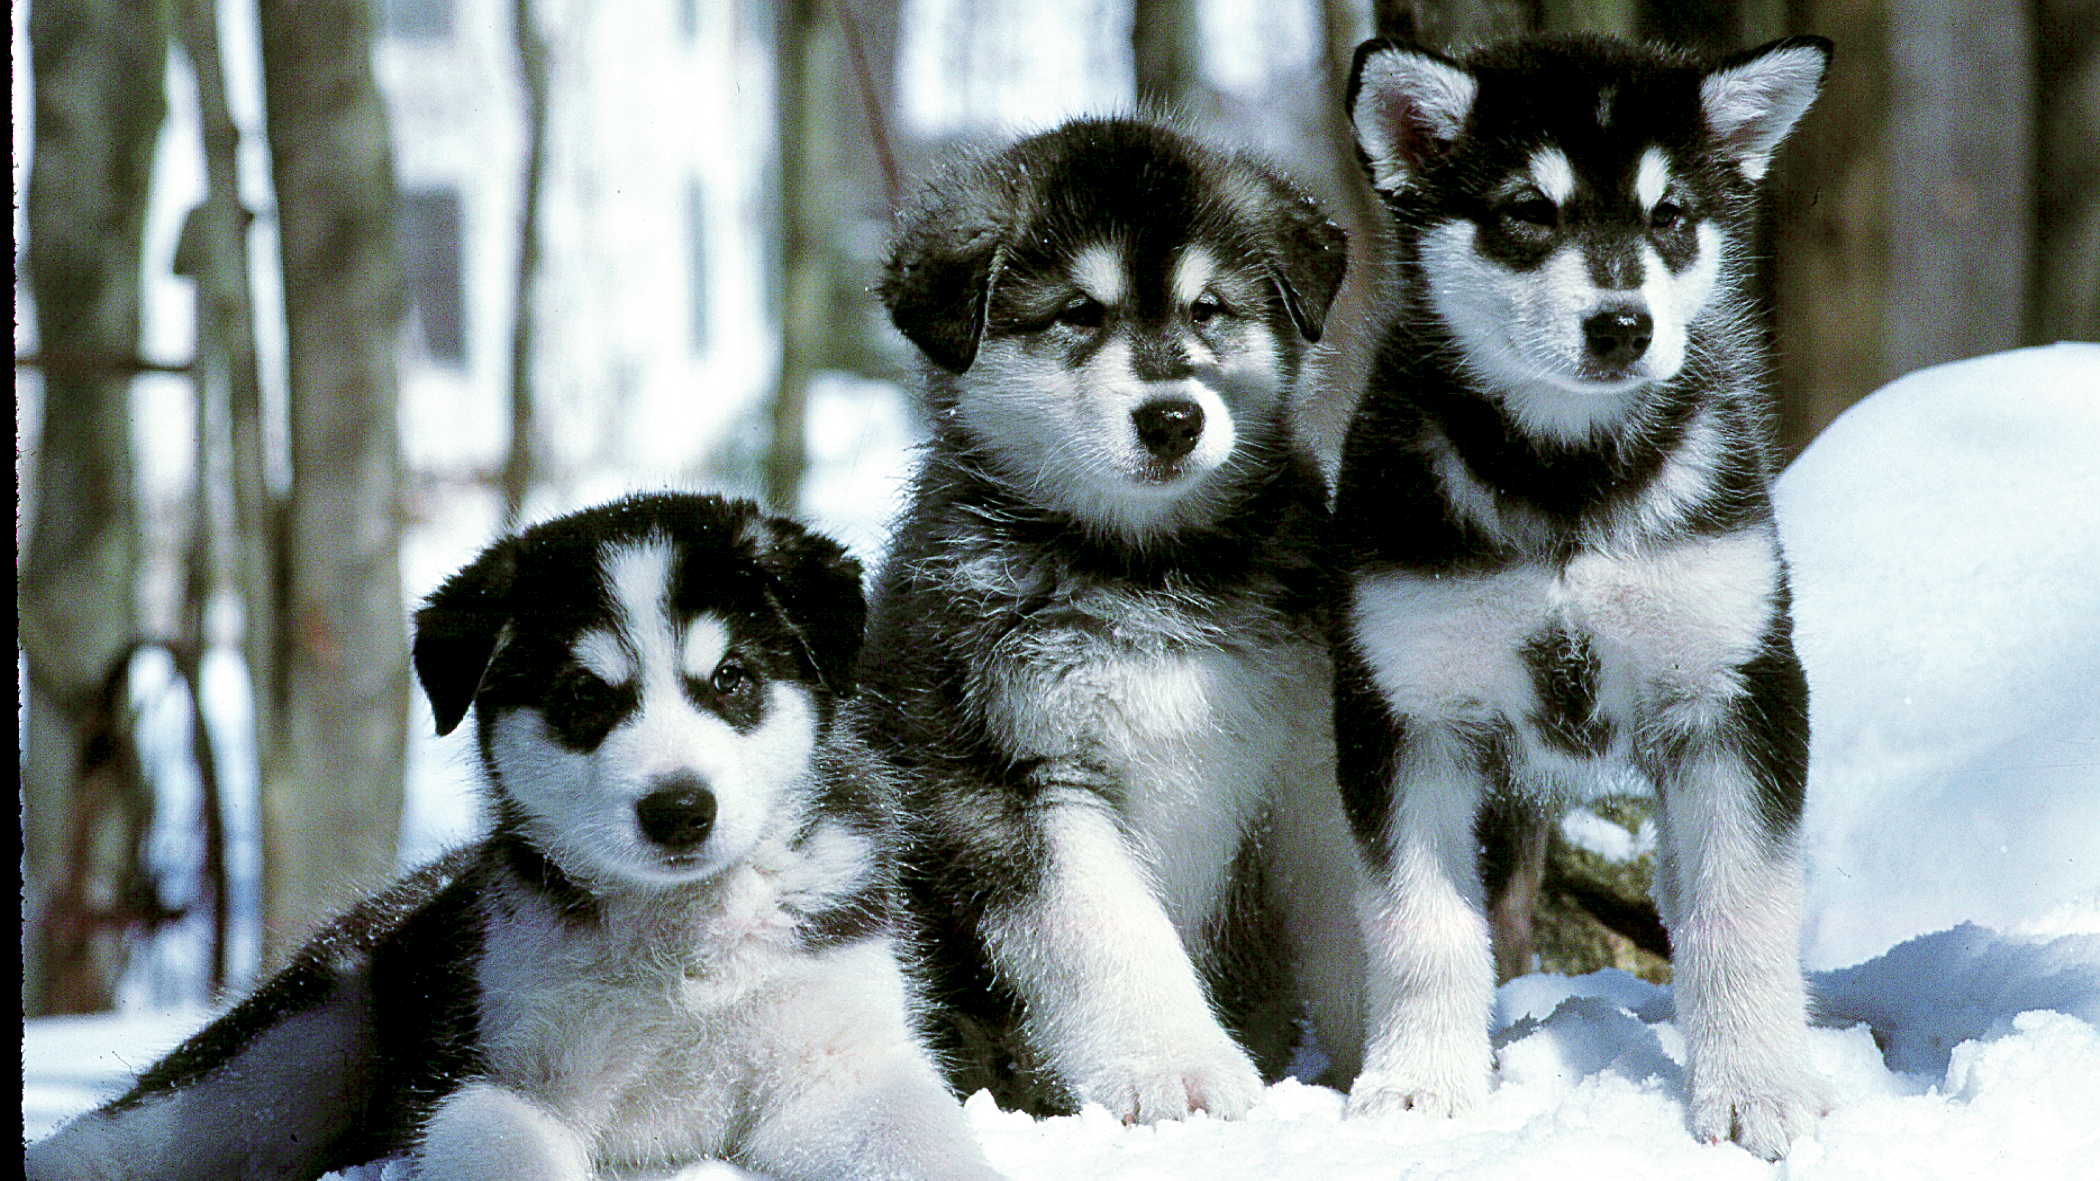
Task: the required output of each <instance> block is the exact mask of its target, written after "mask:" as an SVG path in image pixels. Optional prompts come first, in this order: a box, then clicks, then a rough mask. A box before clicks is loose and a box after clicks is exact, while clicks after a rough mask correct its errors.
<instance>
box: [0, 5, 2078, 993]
mask: <svg viewBox="0 0 2100 1181" xmlns="http://www.w3.org/2000/svg"><path fill="white" fill-rule="evenodd" d="M11 14H12V18H13V19H12V36H13V50H14V52H13V69H14V76H13V88H12V95H13V136H14V138H13V157H12V159H13V174H12V175H13V184H14V194H15V202H14V211H15V213H14V216H15V227H14V228H15V262H16V271H15V276H16V280H15V281H16V286H15V307H16V317H15V352H16V366H15V375H16V376H15V391H16V488H17V493H16V495H17V513H16V553H17V558H16V562H17V624H18V631H17V690H18V695H19V697H18V700H19V706H18V711H17V720H18V725H19V731H18V733H19V738H18V747H17V758H18V767H19V770H20V774H21V791H22V834H23V859H22V873H23V892H22V908H23V909H22V919H23V924H22V948H23V963H24V975H23V989H22V1003H23V1012H24V1014H25V1016H37V1015H44V1014H57V1013H78V1012H94V1011H99V1010H104V1009H109V1008H112V1007H120V1006H122V1007H137V1006H147V1005H159V1006H165V1005H174V1004H194V1003H205V1002H208V1001H209V1000H210V999H211V998H213V997H214V996H216V995H218V994H219V993H220V992H221V991H222V990H224V989H227V988H237V987H239V986H241V985H243V984H245V983H246V982H247V981H248V980H249V979H250V978H252V976H253V974H254V973H255V972H257V971H258V970H260V969H263V968H266V967H269V966H272V965H274V964H275V963H276V962H277V961H278V960H279V959H281V957H282V956H283V954H284V953H285V952H286V951H287V950H288V949H290V948H292V947H295V946H296V945H297V943H298V941H299V940H300V939H302V938H303V937H304V936H305V935H306V934H307V933H308V932H309V931H310V930H311V928H312V927H313V926H314V925H315V924H316V923H317V922H319V921H320V920H321V919H323V918H325V917H326V916H327V915H328V914H329V913H331V912H332V911H334V910H335V909H337V908H339V907H340V906H341V905H343V904H344V903H345V902H346V901H347V900H348V899H349V898H350V897H351V896H352V895H353V894H354V893H356V892H359V891H362V890H364V889H367V888H370V887H372V886H374V885H376V884H377V883H379V882H380V881H382V880H383V879H384V878H386V877H387V876H388V875H390V874H392V873H393V872H394V871H395V870H396V869H397V868H398V867H402V866H406V865H410V864H413V863H416V862H418V861H421V860H423V859H424V858H426V857H428V856H429V855H431V854H432V853H434V852H435V851H436V850H437V849H438V848H440V847H442V846H443V845H445V844H446V843H448V842H452V841H457V840H460V839H464V838H465V837H467V836H468V835H469V834H471V832H472V831H473V827H474V825H475V823H476V822H477V821H476V815H475V811H474V805H473V803H472V789H471V784H472V777H473V773H474V772H473V767H472V760H471V757H470V755H469V753H468V752H467V751H466V749H465V747H464V745H463V740H462V738H461V736H460V735H458V734H455V735H454V736H453V738H452V739H449V740H446V741H444V742H440V741H437V740H435V739H434V738H432V737H431V722H430V718H429V715H428V711H427V709H426V708H425V707H424V706H423V704H422V702H421V700H420V697H419V695H416V694H412V693H411V691H410V679H409V674H408V667H407V655H406V653H407V641H408V636H407V632H406V620H407V615H408V612H409V611H410V610H411V609H412V608H413V605H414V604H415V603H416V602H417V601H418V600H419V599H420V598H421V597H422V596H423V595H425V594H427V593H428V592H429V591H430V590H431V589H433V588H434V587H435V586H436V584H437V583H438V582H439V581H440V580H441V579H442V578H443V577H444V576H445V575H447V574H449V573H450V572H451V571H452V570H454V569H456V568H457V567H458V566H460V565H461V564H463V563H464V562H465V561H467V560H468V559H469V558H471V556H472V555H473V553H474V552H476V551H477V550H478V549H479V548H480V547H481V546H482V545H484V544H486V543H487V542H488V541H489V540H490V539H491V538H493V537H494V536H495V535H496V534H497V533H499V532H500V531H501V530H503V529H505V528H507V527H511V526H514V525H516V524H518V523H527V522H530V521H532V520H536V519H540V518H544V517H546V516H549V515H553V514H555V513H558V512H562V511H566V510H568V509H572V508H575V507H580V506H582V505H584V504H588V503H592V502H595V501H598V500H602V499H605V498H608V497H610V496H613V495H617V494H619V493H620V492H623V491H627V490H633V489H647V488H654V487H663V486H682V487H683V486H698V487H710V488H719V489H724V490H729V491H736V492H741V493H747V494H750V495H755V496H759V497H761V498H763V499H765V500H767V501H768V502H769V503H771V504H772V505H773V506H775V507H777V508H779V509H781V510H783V511H792V512H799V513H801V514H803V515H805V516H807V517H809V518H810V519H812V520H813V521H814V522H816V523H817V524H818V525H819V526H821V527H823V528H825V529H828V530H830V531H832V532H834V533H836V534H838V535H840V536H841V537H842V538H844V539H845V540H847V541H848V542H849V544H851V545H852V546H853V547H854V549H855V550H856V552H858V553H859V554H860V555H861V557H862V558H863V560H864V561H867V562H870V563H872V562H873V561H875V560H876V559H877V558H878V557H879V555H880V552H881V545H882V538H883V534H884V528H885V524H886V522H887V520H888V517H889V514H890V512H891V511H892V509H893V508H894V507H895V505H896V504H897V502H898V495H899V491H900V484H901V481H902V480H903V479H904V478H906V476H907V475H908V473H909V470H910V464H911V457H910V449H911V447H912V446H913V444H914V441H915V440H916V438H917V437H918V436H919V425H918V422H917V418H916V414H917V412H916V410H915V408H914V407H913V405H912V403H911V400H910V398H909V396H908V395H907V394H906V393H905V389H906V388H907V387H908V378H909V373H910V370H911V365H912V362H911V358H910V357H909V356H908V354H907V351H906V348H905V346H904V344H903V342H902V340H901V338H899V337H898V336H897V335H896V334H895V333H893V332H892V331H890V330H889V329H888V327H887V324H886V322H885V321H884V320H883V318H882V316H881V314H880V310H879V307H878V306H877V304H876V302H875V301H874V299H873V298H872V297H871V295H870V294H869V291H868V289H869V287H870V285H871V284H872V283H873V282H874V281H875V279H876V276H877V270H878V267H879V259H880V253H881V250H882V247H883V242H884V239H885V237H886V235H887V233H888V228H889V224H890V217H891V211H892V210H893V209H894V207H895V206H896V205H897V203H898V201H899V200H900V198H902V197H904V196H907V195H908V194H909V193H910V191H911V188H912V186H913V185H914V184H915V183H916V181H915V178H916V177H918V176H921V175H923V174H924V173H925V172H926V171H927V170H928V169H929V168H930V167H932V166H933V164H934V163H935V162H936V161H938V160H939V159H940V158H941V157H942V156H943V155H944V154H946V153H949V152H952V151H955V150H958V149H962V148H966V147H967V146H969V145H978V144H996V143H999V142H1001V141H1004V140H1006V139H1009V138H1011V137H1013V136H1015V135H1017V134H1022V133H1025V132H1028V131H1032V130H1038V129H1041V128H1044V127H1047V126H1049V125H1051V124H1053V123H1055V122H1056V121H1058V120H1060V119H1061V118H1064V117H1066V116H1069V115H1073V114H1079V113H1089V112H1101V111H1127V110H1132V109H1139V108H1143V109H1151V110H1160V111H1166V112H1170V113H1173V114H1174V115H1176V116H1178V117H1180V118H1182V119H1184V120H1185V121H1187V122H1188V123H1190V124H1192V125H1194V126H1196V127H1199V128H1202V129H1204V130H1206V131H1208V132H1209V133H1211V134H1212V135H1214V136H1216V137H1217V138H1220V139H1223V140H1226V141H1228V142H1233V143H1238V144H1241V145H1244V146H1247V147H1250V148H1253V149H1256V150H1258V151H1262V152H1265V153H1267V154H1269V155H1271V156H1273V157H1275V158H1277V159H1278V160H1280V161H1281V162H1282V163H1283V164H1284V165H1285V166H1286V167H1287V168H1288V169H1290V170H1291V171H1292V172H1293V173H1294V174H1295V175H1297V176H1298V178H1299V179H1300V180H1301V182H1302V183H1303V184H1304V185H1305V186H1306V187H1308V188H1309V189H1311V190H1313V191H1315V192H1317V193H1319V194H1320V195H1321V196H1322V198H1323V199H1324V200H1325V201H1326V203H1327V205H1328V207H1329V208H1330V209H1331V210H1332V211H1334V213H1335V215H1336V217H1337V218H1338V220H1340V221H1341V222H1343V224H1344V225H1345V226H1346V227H1347V228H1348V229H1349V231H1350V233H1351V236H1352V258H1351V263H1352V282H1351V284H1350V285H1349V286H1348V287H1347V288H1345V290H1344V293H1343V296H1342V298H1341V300H1340V301H1339V302H1338V304H1337V307H1336V310H1335V313H1334V318H1333V320H1332V323H1331V326H1330V334H1329V336H1330V341H1331V342H1332V348H1331V350H1330V351H1329V353H1328V354H1327V356H1326V357H1325V358H1324V361H1325V364H1326V366H1327V369H1326V372H1325V374H1324V378H1323V381H1322V383H1321V386H1320V389H1319V390H1317V391H1315V392H1314V393H1313V394H1312V395H1311V396H1310V397H1308V399H1307V401H1306V403H1305V405H1304V406H1303V407H1302V412H1303V413H1302V418H1303V425H1304V428H1305V431H1306V434H1307V436H1308V438H1309V439H1310V440H1311V441H1312V442H1313V443H1314V444H1315V445H1316V446H1325V447H1331V446H1333V445H1334V444H1335V443H1336V442H1337V441H1338V432H1339V430H1340V424H1341V423H1343V422H1344V421H1346V417H1347V414H1348V411H1349V408H1350V405H1351V401H1352V393H1351V389H1352V387H1351V380H1352V374H1353V373H1354V372H1355V366H1356V363H1357V359H1358V357H1359V356H1360V355H1361V352H1362V349H1363V346H1364V345H1365V344H1366V343H1367V342H1366V341H1364V340H1363V339H1362V332H1361V329H1360V324H1361V320H1362V315H1363V311H1364V308H1365V306H1366V299H1367V297H1368V295H1369V294H1370V292H1371V290H1372V288H1373V286H1374V281H1375V277H1376V270H1377V268H1376V262H1375V259H1376V257H1377V255H1376V243H1377V240H1378V234H1379V227H1378V225H1377V223H1376V220H1375V218H1374V217H1373V216H1372V215H1373V214H1374V212H1375V210H1374V208H1373V206H1372V203H1371V201H1370V198H1369V196H1368V193H1367V191H1366V190H1365V189H1364V187H1363V185H1362V183H1361V180H1360V177H1359V176H1358V173H1357V168H1356V162H1355V158H1354V154H1353V149H1352V147H1351V146H1350V140H1349V132H1348V127H1347V124H1346V121H1345V120H1344V119H1343V118H1342V115H1341V111H1340V95H1341V90H1342V87H1343V84H1344V81H1345V72H1346V69H1347V65H1348V62H1349V58H1350V54H1351V52H1352V51H1353V49H1354V47H1355V45H1356V44H1357V42H1358V41H1360V40H1361V39H1363V38H1364V37H1366V36H1370V35H1374V34H1381V35H1406V34H1409V33H1412V35H1414V36H1416V37H1418V38H1419V39H1420V40H1422V41H1424V42H1425V43H1429V44H1432V45H1447V46H1453V45H1463V44H1466V43H1470V42H1475V41H1479V40H1484V39H1489V38H1493V37H1497V36H1502V35H1507V34H1514V33H1520V32H1523V31H1527V30H1534V29H1546V30H1563V31H1572V30H1588V31H1603V32H1619V33H1631V34H1636V35H1640V36H1647V37H1654V38H1658V39H1663V40H1668V41H1673V42H1677V43H1682V44H1690V45H1697V46H1702V47H1708V48H1714V49H1733V48H1744V47H1748V46H1751V45H1755V44H1758V43H1761V42H1763V41H1766V40H1769V39H1771V38H1773V37H1778V36H1783V35H1786V34H1789V33H1798V32H1814V33H1820V34H1822V35H1824V36H1827V37H1830V38H1832V39H1833V40H1835V41H1836V42H1837V47H1838V48H1837V57H1836V61H1835V63H1834V65H1833V68H1832V72H1831V76H1830V78H1829V81H1828V83H1827V85H1826V88H1825V90H1824V94H1823V97H1822V99H1821V101H1819V102H1818V103H1817V105H1816V106H1815V107H1814V109H1812V110H1811V112H1810V113H1809V115H1808V116H1807V118H1806V119H1805V120H1804V122H1803V124H1802V125H1801V127H1800V128H1799V129H1798V131H1797V132H1796V134H1795V136H1794V139H1793V141H1792V142H1791V143H1789V144H1788V145H1787V146H1786V147H1785V148H1784V149H1783V150H1782V151H1781V153H1780V156H1779V163H1778V166H1777V167H1776V169H1775V171H1774V175H1773V178H1772V194H1773V196H1772V201H1771V215H1770V217H1769V219H1768V224H1767V226H1766V227H1765V233H1764V238H1763V241H1762V242H1761V243H1760V248H1759V259H1758V273H1757V276H1756V284H1757V293H1758V295H1759V297H1760V304H1761V307H1762V308H1763V311H1764V314H1765V317H1766V323H1767V325H1768V328H1769V330H1770V332H1771V334H1772V337H1773V340H1774V342H1775V346H1776V358H1777V367H1776V371H1775V373H1774V375H1773V384H1774V386H1775V389H1776V391H1777V402H1776V405H1777V407H1778V415H1777V422H1776V425H1777V429H1778V435H1779V440H1780V445H1781V448H1782V452H1783V455H1786V456H1790V455H1792V454H1795V453H1798V451H1799V449H1800V448H1801V447H1802V446H1803V445H1805V444H1806V442H1807V441H1808V440H1809V439H1811V438H1813V437H1814V436H1815V434H1816V433H1817V431H1819V430H1820V429H1821V428H1822V427H1823V426H1824V425H1825V424H1827V423H1828V422H1829V421H1830V420H1831V419H1833V418H1834V417H1835V416H1836V415H1837V414H1839V413H1840V412H1841V411H1842V410H1843V409H1844V408H1845V407H1846V406H1848V405H1850V404H1851V403H1852V402H1853V401H1855V400H1857V399H1858V398H1859V397H1860V396H1862V395H1863V394H1865V393H1866V392H1868V391H1869V390H1872V389H1873V388H1875V387H1876V386H1878V385H1880V384H1881V383H1883V382H1884V381H1886V380H1888V379H1889V378H1891V377H1894V376H1896V375H1898V374H1901V373H1904V372H1908V371H1910V370H1913V369H1916V368H1919V367H1921V366H1925V365H1930V364H1934V363H1938V362H1942V361H1949V360H1954V359H1958V358H1963V357H1969V356H1975V355H1979V354H1983V353H1988V352H1994V351H1997V350H2001V349H2006V348H2012V347H2015V346H2019V345H2022V344H2030V343H2045V342H2049V341H2054V340H2059V339H2086V340H2092V339H2100V0H1982V2H1965V3H1955V2H1954V0H1733V2H1732V0H1704V2H1697V3H1666V2H1663V0H1648V2H1642V0H1526V2H1510V0H1475V2H1470V3H1459V2H1443V0H1423V2H1421V3H1416V4H1383V3H1367V2H1361V0H1354V2H1342V0H1074V2H1055V0H1051V2H1046V0H974V2H973V0H623V2H622V3H618V4H612V3H598V2H594V0H301V2H293V0H260V2H259V3H258V2H257V0H15V3H14V5H13V7H12V9H11ZM1585 815H1586V817H1587V819H1584V820H1582V821H1581V822H1580V823H1577V824H1574V825H1572V826H1569V825H1564V826H1562V828H1561V829H1559V830H1556V831H1555V832H1554V833H1553V834H1552V839H1553V841H1554V842H1555V848H1554V850H1553V851H1552V852H1551V855H1550V860H1549V870H1548V874H1547V888H1546V891H1545V898H1544V901H1543V902H1542V906H1544V907H1546V908H1548V909H1551V908H1552V907H1553V906H1559V907H1561V908H1562V910H1563V911H1565V912H1567V913H1568V914H1570V915H1573V916H1574V921H1573V923H1572V925H1570V926H1568V927H1566V928H1556V929H1557V930H1564V931H1565V934H1562V935H1555V934H1553V933H1552V931H1551V930H1549V931H1548V932H1547V933H1546V934H1545V935H1544V936H1542V947H1541V953H1542V956H1544V957H1556V956H1557V957H1560V958H1558V959H1549V966H1557V967H1560V968H1561V969H1562V970H1580V969H1581V968H1583V967H1585V966H1594V965H1596V964H1600V963H1616V964H1620V965H1621V966H1627V967H1630V968H1633V969H1635V970H1640V971H1643V972H1645V973H1647V974H1650V975H1658V974H1659V973H1660V972H1661V971H1662V970H1663V969H1662V968H1661V966H1660V961H1659V960H1658V959H1656V957H1655V956H1654V954H1653V952H1654V948H1653V946H1652V940H1653V938H1654V937H1655V932H1653V931H1652V930H1650V929H1649V928H1647V927H1646V926H1644V925H1643V924H1644V923H1646V922H1647V921H1648V920H1646V919H1645V918H1643V917H1642V916H1641V915H1639V914H1635V915H1633V916H1632V917H1628V916H1627V915H1626V914H1624V913H1621V911H1622V910H1623V909H1624V906H1626V905H1633V906H1635V909H1636V910H1638V909H1639V907H1638V905H1636V904H1638V902H1639V896H1640V886H1641V882H1640V880H1639V878H1640V875H1639V871H1638V861H1639V858H1640V856H1641V853H1642V851H1643V850H1644V849H1645V847H1646V842H1647V839H1648V834H1649V833H1650V832H1651V831H1652V830H1651V829H1649V828H1648V827H1646V826H1645V825H1644V823H1643V821H1642V818H1641V813H1640V811H1639V809H1638V808H1634V809H1632V810H1622V809H1619V808H1616V807H1614V806H1607V807H1602V808H1599V809H1596V810H1593V811H1592V812H1589V813H1586V814H1585ZM1628 866H1631V867H1633V868H1632V869H1631V870H1627V869H1626V867H1628ZM1629 875H1630V876H1629ZM1629 899H1630V900H1632V901H1631V902H1628V901H1627V900H1629ZM1556 900H1557V901H1556ZM1615 900H1616V901H1615ZM1615 907H1617V908H1619V909H1617V910H1615V909H1614V908H1615ZM1644 956H1645V957H1646V958H1645V959H1644V958H1643V957H1644Z"/></svg>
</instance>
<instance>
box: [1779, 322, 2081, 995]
mask: <svg viewBox="0 0 2100 1181" xmlns="http://www.w3.org/2000/svg"><path fill="white" fill-rule="evenodd" d="M1778 508H1779V524H1780V533H1781V536H1782V538H1783V539H1784V542H1785V545H1786V549H1787V558H1788V561H1789V563H1790V564H1791V566H1792V570H1793V583H1794V617H1795V624H1796V643H1797V644H1798V646H1799V649H1800V652H1801V659H1802V663H1803V664H1805V665H1806V666H1807V668H1808V677H1809V686H1810V714H1811V732H1812V734H1813V736H1814V737H1813V742H1814V747H1813V756H1812V757H1813V766H1812V768H1811V772H1810V779H1809V800H1808V813H1807V816H1806V818H1805V822H1804V826H1803V831H1804V833H1805V835H1806V838H1807V849H1808V856H1809V873H1810V876H1809V894H1808V899H1809V904H1808V913H1809V915H1810V923H1809V930H1808V937H1807V941H1806V948H1805V954H1806V958H1807V962H1808V963H1809V965H1810V966H1811V967H1816V968H1829V967H1837V966H1840V965H1844V964H1852V963H1858V962H1859V961H1861V960H1864V959H1867V958H1869V957H1871V956H1875V955H1879V954H1880V953H1881V952H1882V951H1884V950H1886V949H1887V948H1889V947H1891V946H1893V945H1894V944H1896V943H1898V942H1900V941H1902V940H1904V939H1908V938H1910V937H1912V936H1915V935H1921V934H1924V933H1926V932H1929V931H1937V930H1942V929H1944V928H1947V927H1950V926H1953V925H1954V924H1956V923H1959V922H1963V921H1975V922H1979V923H1983V924H1985V925H1986V926H1991V927H1996V928H1999V929H2002V930H2011V929H2025V930H2033V931H2036V932H2038V933H2050V932H2055V931H2062V930H2084V931H2088V932H2096V931H2100V345H2093V344H2059V345H2055V346H2052V347H2048V348H2036V349H2021V350H2018V351H2015V352H2010V353H2001V354H1997V355H1994V356H1989V357H1980V358H1977V359H1975V360H1970V361H1961V362H1957V363H1954V364H1951V365H1940V366H1935V367H1934V368H1931V369H1926V370H1922V371H1920V372H1917V373H1913V374H1910V375H1909V376H1907V377H1904V378H1902V379H1900V380H1898V381H1895V382H1893V383H1891V384H1890V385H1888V386H1886V387H1884V388H1883V389H1881V390H1880V391H1878V392H1876V393H1875V394H1873V395H1871V396H1870V397H1868V398H1867V399H1866V400H1864V401H1862V402H1860V403H1859V404H1858V405H1856V406H1854V407H1853V408H1852V409H1850V410H1848V411H1847V412H1846V413H1845V414H1843V415H1842V416H1840V417H1839V418H1838V420H1837V421H1836V422H1834V423H1832V424H1831V425H1830V427H1829V428H1828V429H1827V430H1825V431H1824V432H1823V434H1822V435H1821V436H1819V437H1818V438H1817V439H1816V441H1815V443H1814V444H1813V445H1811V446H1810V447H1809V448H1808V450H1807V451H1806V452H1805V453H1804V454H1803V455H1802V456H1801V457H1800V459H1798V460H1796V461H1795V462H1794V464H1793V465H1792V466H1791V467H1789V468H1788V469H1787V471H1786V473H1785V474H1784V475H1783V476H1782V477H1781V478H1780V481H1779V487H1778Z"/></svg>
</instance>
